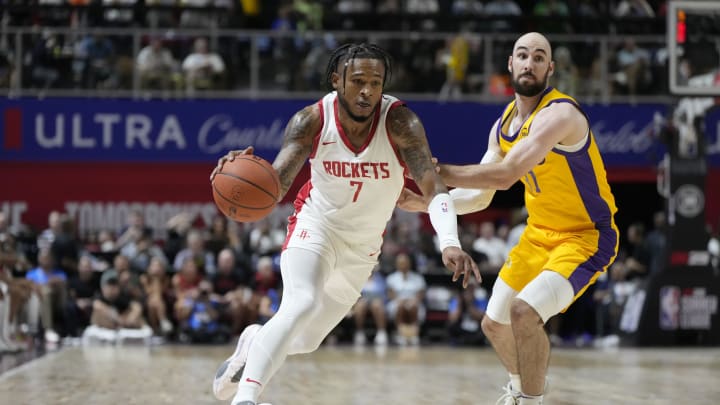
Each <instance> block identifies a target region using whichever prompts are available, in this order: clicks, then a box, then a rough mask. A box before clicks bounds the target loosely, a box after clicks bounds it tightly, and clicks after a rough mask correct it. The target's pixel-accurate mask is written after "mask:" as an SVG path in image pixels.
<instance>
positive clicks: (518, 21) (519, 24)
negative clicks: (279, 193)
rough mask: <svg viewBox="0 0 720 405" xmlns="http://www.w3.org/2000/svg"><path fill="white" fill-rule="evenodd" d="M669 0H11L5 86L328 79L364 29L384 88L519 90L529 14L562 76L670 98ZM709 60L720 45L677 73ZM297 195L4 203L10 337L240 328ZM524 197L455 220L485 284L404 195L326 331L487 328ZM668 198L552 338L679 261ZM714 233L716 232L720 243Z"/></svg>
mask: <svg viewBox="0 0 720 405" xmlns="http://www.w3.org/2000/svg"><path fill="white" fill-rule="evenodd" d="M666 3H667V2H666V1H660V0H657V1H651V0H617V1H610V0H608V1H589V0H540V1H529V0H483V1H480V0H452V1H451V0H447V1H439V0H373V1H371V0H352V1H346V0H274V1H273V0H268V1H262V2H261V1H259V0H241V1H233V0H144V1H143V0H67V1H65V0H35V1H12V0H0V5H1V6H2V7H0V10H1V11H0V13H1V19H0V88H2V89H4V90H7V92H8V95H10V96H20V95H39V96H44V95H53V94H70V95H81V96H82V95H101V96H102V95H105V96H107V95H111V96H114V95H123V94H132V95H135V96H140V97H164V98H168V97H173V98H184V97H196V96H197V97H201V96H202V97H205V96H208V97H214V96H219V97H237V96H242V95H246V94H248V93H246V92H250V93H249V94H251V95H252V94H253V93H252V92H258V91H263V92H264V93H265V95H267V94H272V92H273V91H277V92H278V94H280V95H282V96H283V97H287V96H288V95H292V94H300V95H304V94H313V95H317V94H319V93H318V92H319V91H320V90H321V85H320V83H321V79H322V75H323V72H324V69H325V65H326V62H327V58H328V56H329V52H328V51H329V50H331V49H333V48H334V47H336V46H337V45H338V44H340V43H343V42H346V41H351V40H360V41H367V42H375V43H378V44H379V45H381V46H383V47H385V48H387V49H388V50H389V52H390V53H391V55H393V57H394V59H395V65H396V66H395V69H394V71H393V78H392V81H391V82H390V87H389V88H388V89H387V91H388V92H393V93H394V94H395V93H399V94H403V93H406V94H413V95H414V98H415V99H418V98H419V99H422V98H428V99H436V100H439V101H441V102H444V101H446V100H460V99H462V100H473V99H475V98H478V97H479V98H482V97H486V99H492V100H494V101H498V100H504V99H506V98H507V97H508V96H510V95H511V94H512V89H511V88H510V80H509V76H508V72H507V55H508V50H509V49H511V44H512V42H513V41H514V39H515V37H516V33H519V32H526V31H531V30H538V31H542V32H544V33H549V34H550V35H551V36H552V35H554V37H552V39H553V45H554V59H555V63H556V67H555V70H556V71H555V75H554V77H553V79H552V84H553V85H554V86H556V87H558V88H559V89H560V90H561V91H564V92H568V93H570V94H572V95H573V96H576V97H577V98H578V99H579V100H581V101H582V102H583V103H586V102H589V103H592V102H595V101H603V100H605V101H607V100H609V99H613V100H618V99H620V100H629V101H631V102H634V101H636V100H639V99H642V98H643V97H645V98H647V99H652V100H667V99H668V98H669V96H668V95H667V93H668V92H667V74H668V73H667V72H668V68H667V67H668V60H667V57H668V54H667V49H666V38H665V30H666V21H665V13H666V7H667V4H666ZM708 54H709V55H711V54H712V52H710V51H708ZM693 60H694V61H696V62H697V61H701V62H702V58H694V59H693ZM714 60H715V61H716V60H717V58H715V59H714ZM708 67H715V68H716V67H717V64H715V65H712V64H711V63H710V64H707V63H696V64H695V65H687V66H686V68H685V69H681V71H680V74H681V75H684V76H685V77H689V76H692V75H694V74H698V73H701V72H703V71H704V70H706V69H708ZM681 82H682V80H681ZM123 92H126V93H123ZM618 97H619V98H618ZM623 97H625V98H623ZM655 198H657V196H655ZM648 206H653V207H654V206H655V204H648ZM291 210H292V206H291V205H284V206H281V207H279V208H278V209H277V210H276V211H275V212H274V213H273V214H272V215H271V216H270V217H268V218H267V219H265V220H262V221H259V222H257V223H251V224H241V223H235V222H232V221H228V220H227V219H226V218H224V217H221V216H217V217H215V218H214V219H213V220H212V221H211V222H210V223H204V222H202V220H201V219H200V218H199V217H193V216H192V215H190V214H187V213H182V214H179V215H177V216H174V217H173V218H171V219H170V220H169V221H168V222H167V224H165V228H164V229H163V230H162V232H161V234H160V235H158V232H157V230H153V229H150V228H149V227H148V226H147V224H146V223H145V221H146V218H145V217H144V214H143V212H142V211H132V212H130V213H129V215H128V218H127V223H126V225H125V226H124V227H122V228H121V229H104V230H102V231H99V232H88V233H81V232H79V231H78V230H77V229H76V218H73V217H71V216H69V215H68V214H67V213H64V212H52V213H51V214H50V215H49V218H48V223H47V226H46V227H45V228H44V229H42V228H41V229H35V228H32V227H29V226H25V225H21V226H16V227H12V228H11V227H10V226H9V221H8V218H7V217H6V214H5V213H3V212H0V286H2V288H0V352H16V351H19V350H26V349H28V348H32V347H36V346H38V345H40V346H45V345H49V346H53V345H58V344H62V343H63V342H64V343H65V344H74V343H78V342H81V341H83V340H85V341H90V340H99V341H104V342H117V341H122V340H123V339H140V340H143V341H145V342H150V343H152V342H168V341H173V342H187V343H190V342H198V343H209V342H225V341H228V340H229V339H231V338H232V337H233V336H236V335H237V334H239V333H240V332H241V331H242V330H243V328H244V327H245V326H246V325H248V324H250V323H255V322H259V323H263V322H265V321H267V320H268V319H269V318H270V317H272V316H273V314H274V312H275V311H276V310H277V308H278V305H279V302H280V300H281V298H282V284H281V280H280V277H279V267H278V263H279V258H278V257H279V256H278V255H279V253H280V250H281V247H282V245H283V242H284V239H285V227H286V225H287V217H288V215H289V214H290V213H291ZM526 215H527V213H526V212H525V210H524V209H523V208H522V207H519V208H515V207H508V206H507V205H505V206H503V207H502V208H501V209H500V211H499V214H498V211H493V213H491V214H488V215H481V216H479V217H473V218H469V219H462V220H461V229H460V236H461V241H462V243H463V245H464V248H465V249H466V251H469V252H472V253H473V254H474V256H475V259H476V261H477V262H478V263H479V265H480V267H481V270H482V274H483V283H482V284H481V285H478V284H477V283H472V284H471V285H470V287H469V288H467V289H465V290H461V289H459V288H458V285H456V284H453V283H451V282H450V281H449V275H448V272H447V270H445V269H444V267H443V266H442V262H441V258H440V254H439V252H438V249H437V246H436V243H435V240H434V236H433V233H432V228H431V227H430V226H429V224H428V220H427V217H426V216H425V215H423V214H408V213H404V212H401V211H398V212H396V214H395V216H394V217H393V219H392V221H391V222H390V223H389V224H388V230H387V237H386V243H385V244H384V246H383V249H382V254H381V256H380V263H379V265H378V269H377V271H376V272H375V273H374V275H373V277H372V278H371V279H370V280H368V283H367V285H366V287H365V289H364V290H363V295H362V298H361V299H360V301H359V302H358V303H357V305H356V306H355V308H353V310H352V311H351V312H350V313H349V314H348V316H347V318H346V320H344V321H343V322H342V323H341V324H340V325H339V326H338V328H337V329H336V330H335V331H334V332H333V333H332V334H331V335H330V337H329V338H328V339H329V342H328V343H334V342H348V343H349V342H352V343H353V344H356V345H364V344H369V343H372V344H376V345H378V346H385V345H389V344H393V345H419V344H426V343H430V342H444V343H449V344H456V345H465V344H468V345H484V344H485V339H484V337H483V336H482V331H481V330H480V327H479V325H480V320H481V319H482V316H483V315H484V310H485V306H486V304H487V298H488V295H489V293H490V291H489V288H490V287H491V286H492V283H493V282H494V280H495V278H496V277H497V272H498V271H499V269H500V267H501V266H502V264H503V263H504V261H505V259H506V254H507V252H508V251H509V249H510V247H512V246H513V245H514V244H515V243H516V242H517V240H518V237H519V234H520V233H521V232H522V229H523V227H524V224H525V219H526ZM664 218H665V216H664V215H663V213H658V214H657V215H655V217H654V221H653V223H651V224H650V223H646V222H643V221H640V222H634V221H626V222H628V223H627V224H623V226H624V227H623V229H621V231H622V233H621V251H620V254H619V256H618V259H617V261H616V263H615V264H614V265H613V266H612V268H611V269H610V271H609V272H608V273H607V274H606V275H604V276H603V277H601V279H600V280H599V282H598V283H597V284H595V285H594V286H592V287H591V288H590V290H589V291H588V292H587V293H586V294H584V295H583V296H582V297H581V299H580V300H579V301H578V302H577V303H576V304H575V305H573V306H572V307H571V308H570V310H569V311H568V312H567V313H565V314H562V315H560V316H558V317H555V318H554V319H553V320H551V321H550V323H549V324H548V330H549V332H550V336H551V340H552V342H553V344H555V345H572V346H588V345H600V346H602V345H612V344H617V336H616V334H617V324H618V318H619V316H620V311H621V309H622V306H623V304H624V301H625V300H626V299H627V297H628V296H629V295H630V294H632V292H633V291H634V289H635V288H636V287H637V283H638V282H639V281H641V280H643V279H645V278H647V277H648V275H650V274H653V273H654V272H657V271H660V270H661V269H662V266H664V264H665V257H666V256H665V236H664V235H665V233H664V228H665V226H666V224H665V223H664ZM719 245H720V242H718V239H717V237H715V238H714V239H713V240H711V246H714V249H715V255H716V256H717V255H718V252H717V251H718V250H720V247H718V246H719ZM715 264H716V265H717V259H716V261H715Z"/></svg>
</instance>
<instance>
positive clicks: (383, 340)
mask: <svg viewBox="0 0 720 405" xmlns="http://www.w3.org/2000/svg"><path fill="white" fill-rule="evenodd" d="M387 344H388V335H387V332H386V331H384V330H379V331H378V332H377V333H376V334H375V346H387Z"/></svg>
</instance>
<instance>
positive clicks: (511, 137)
mask: <svg viewBox="0 0 720 405" xmlns="http://www.w3.org/2000/svg"><path fill="white" fill-rule="evenodd" d="M551 91H553V87H552V86H550V87H548V88H547V89H545V91H543V93H542V96H541V97H540V99H539V100H538V102H537V104H535V108H537V106H539V105H540V104H541V103H542V101H543V99H544V98H545V96H547V95H548V94H550V92H551ZM513 108H517V103H516V105H515V106H514V107H513ZM535 108H533V111H535ZM530 115H532V114H530ZM529 118H530V116H528V117H527V118H526V119H525V121H523V123H522V125H520V126H519V127H518V129H517V131H515V134H514V135H513V136H507V135H505V133H503V132H502V129H501V130H500V136H502V137H503V139H505V140H506V141H508V142H514V141H515V139H516V138H517V137H518V135H520V131H521V130H522V127H524V126H525V123H526V122H527V120H528V119H529ZM498 143H499V142H498Z"/></svg>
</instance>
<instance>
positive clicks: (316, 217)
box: [211, 44, 480, 405]
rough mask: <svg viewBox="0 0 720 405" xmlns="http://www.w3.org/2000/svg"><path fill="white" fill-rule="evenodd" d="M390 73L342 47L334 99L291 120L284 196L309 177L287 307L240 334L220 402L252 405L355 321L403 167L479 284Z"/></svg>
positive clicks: (447, 244)
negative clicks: (351, 314)
mask: <svg viewBox="0 0 720 405" xmlns="http://www.w3.org/2000/svg"><path fill="white" fill-rule="evenodd" d="M390 71H391V70H390V57H389V56H388V54H387V53H386V52H385V51H384V50H382V49H381V48H379V47H377V46H374V45H366V44H360V45H357V44H348V45H344V46H342V47H340V48H338V49H336V50H335V51H334V52H333V54H332V56H331V57H330V61H329V63H328V67H327V71H326V83H327V84H328V85H330V86H331V87H332V88H333V89H334V90H335V91H333V92H331V93H329V94H327V95H326V96H325V97H323V98H322V100H320V101H319V102H317V103H315V104H312V105H310V106H308V107H305V108H304V109H302V110H301V111H299V112H298V113H296V114H295V115H294V116H293V117H292V118H291V119H290V122H289V123H288V125H287V128H286V130H285V140H284V144H283V146H282V148H281V150H280V152H279V153H278V155H277V157H276V158H275V161H274V162H273V167H274V168H275V170H277V172H278V174H279V176H280V183H281V188H282V190H281V193H280V196H281V198H282V196H284V195H285V193H286V192H287V191H288V189H289V188H290V186H291V184H292V183H293V180H294V179H295V177H296V176H297V174H298V172H299V171H300V169H301V168H302V166H303V165H304V164H305V161H306V160H307V159H308V158H309V159H310V170H311V174H310V180H309V181H308V182H307V184H305V186H304V187H302V189H301V190H300V191H299V193H298V195H297V197H296V200H295V213H294V214H293V215H292V216H291V217H290V221H289V226H288V233H287V239H286V241H285V246H284V250H283V252H282V255H281V259H280V267H281V274H282V278H283V299H282V303H281V305H280V308H279V310H278V312H277V313H276V314H275V316H273V318H271V319H270V320H269V321H268V322H267V323H266V324H265V325H263V326H262V327H260V325H251V326H249V327H247V328H246V329H245V331H243V333H242V335H241V336H240V339H239V340H238V344H237V347H236V350H235V353H233V355H232V356H230V358H228V359H227V360H226V361H225V362H224V363H223V364H222V365H221V366H220V368H219V370H218V372H217V374H216V376H215V380H214V382H213V392H214V394H215V396H216V397H217V398H218V399H221V400H225V399H228V398H230V396H232V394H233V393H235V396H234V398H233V400H232V404H233V405H255V404H256V403H257V401H258V397H259V396H260V394H261V392H262V390H263V388H264V387H265V386H266V385H267V384H268V382H269V381H270V378H271V377H272V376H273V374H275V372H277V370H278V369H279V368H280V366H281V365H282V364H283V362H284V360H285V357H286V356H287V355H288V354H299V353H310V352H313V351H315V350H316V349H317V348H318V346H319V345H320V343H321V342H322V341H323V339H324V338H325V337H326V336H327V334H328V333H330V331H331V330H332V329H333V328H334V327H335V326H336V325H337V324H338V323H339V322H340V321H341V320H342V318H343V317H344V316H345V315H346V314H347V313H348V311H349V310H350V308H351V307H352V306H353V304H354V303H355V302H356V301H357V299H358V298H359V297H360V291H361V289H362V287H363V285H364V284H365V282H366V281H367V279H368V278H369V276H370V274H371V272H372V270H373V268H374V267H375V264H376V263H377V256H378V254H379V252H380V247H381V245H382V242H383V239H382V235H383V232H384V230H385V227H386V225H387V222H388V221H389V220H390V218H391V216H392V213H393V210H394V208H395V206H396V203H397V200H398V197H399V196H400V194H401V192H402V190H403V185H404V183H405V179H404V177H405V176H404V174H405V173H406V169H407V170H408V171H409V174H410V175H411V176H412V178H413V179H415V181H416V183H417V184H418V186H419V188H420V190H421V191H422V194H423V198H425V199H426V200H427V201H426V202H427V204H428V206H429V208H428V212H429V215H430V220H431V223H432V225H433V227H434V229H435V231H436V233H437V235H438V238H439V241H440V246H441V249H442V258H443V263H444V264H445V265H446V266H447V267H448V268H449V269H450V270H451V271H453V280H457V279H458V278H459V277H460V276H463V278H464V280H463V282H464V283H465V284H467V282H468V281H469V278H470V277H471V273H472V274H474V275H475V277H476V278H477V279H478V280H479V279H480V273H479V271H478V268H477V265H476V264H475V263H474V262H473V261H472V259H471V258H470V256H468V254H467V253H465V252H463V251H462V250H461V249H460V242H459V240H458V234H457V218H456V213H455V208H454V206H453V202H452V200H451V199H450V196H449V195H448V190H447V188H446V186H445V184H444V183H443V181H442V180H441V179H440V177H439V176H438V174H437V173H436V172H435V168H434V164H433V163H432V160H431V153H430V149H429V147H428V142H427V138H426V136H425V130H424V128H423V126H422V123H421V122H420V120H419V119H418V117H417V116H416V115H415V113H413V112H412V111H411V110H410V109H409V108H407V107H406V106H405V105H404V104H403V103H402V102H400V101H399V100H397V99H396V98H394V97H391V96H388V95H384V94H383V89H384V86H385V83H386V81H387V78H388V76H389V75H390ZM241 153H252V147H250V148H248V149H245V150H243V151H233V152H230V153H228V155H226V156H225V157H223V158H222V159H220V161H219V162H218V166H217V168H216V171H215V172H213V175H214V174H215V173H216V172H217V171H218V170H220V168H221V167H222V165H223V163H224V162H226V161H228V160H232V159H233V158H234V157H235V156H237V155H238V154H241ZM211 178H212V176H211Z"/></svg>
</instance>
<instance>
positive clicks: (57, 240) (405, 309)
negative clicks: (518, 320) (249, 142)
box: [0, 204, 717, 351]
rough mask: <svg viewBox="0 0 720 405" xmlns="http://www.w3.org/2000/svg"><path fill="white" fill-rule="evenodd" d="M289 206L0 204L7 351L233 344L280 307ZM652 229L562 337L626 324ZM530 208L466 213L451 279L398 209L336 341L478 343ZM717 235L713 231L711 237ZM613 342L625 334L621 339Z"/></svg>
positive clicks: (420, 221) (427, 237) (426, 233)
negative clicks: (478, 275)
mask: <svg viewBox="0 0 720 405" xmlns="http://www.w3.org/2000/svg"><path fill="white" fill-rule="evenodd" d="M291 209H292V206H291V205H290V204H286V205H284V206H281V207H279V208H278V209H276V211H275V212H274V213H273V214H272V215H271V216H270V217H268V218H266V219H264V220H261V221H258V222H256V223H249V224H241V223H236V222H232V221H228V220H227V219H226V218H224V217H222V216H216V217H215V218H214V219H213V220H212V222H211V223H209V224H203V223H202V222H201V221H199V218H196V217H192V216H190V215H188V214H185V213H182V214H179V215H177V216H175V217H173V218H171V219H170V220H169V221H168V223H167V228H166V235H165V237H163V238H159V239H157V238H154V237H153V236H152V235H153V232H152V229H150V228H149V227H147V226H146V224H145V221H144V217H143V213H142V212H140V211H132V212H130V213H129V215H128V218H127V224H126V226H124V227H123V228H122V229H106V230H102V231H99V232H92V233H88V234H80V233H78V232H77V231H76V230H75V226H74V220H73V218H71V217H69V216H68V215H67V214H66V213H62V212H57V211H54V212H52V213H51V214H50V216H49V218H48V224H47V228H46V229H42V230H34V229H31V228H29V227H21V228H20V229H16V230H12V229H9V227H8V226H7V218H5V216H4V214H2V213H0V266H1V267H0V269H2V271H0V281H2V283H3V284H4V285H5V286H6V288H5V289H4V290H3V295H2V298H3V299H2V301H0V302H3V303H4V304H5V305H4V308H3V311H2V315H3V317H4V319H3V321H2V323H1V324H0V326H1V327H0V350H3V351H15V350H20V349H24V348H28V347H33V346H34V345H36V344H42V343H43V342H44V343H45V344H48V345H51V346H52V345H57V344H58V343H60V342H61V340H62V339H63V338H65V340H64V341H65V343H67V344H74V343H80V342H81V338H82V337H84V338H85V341H90V340H92V339H95V340H99V341H105V342H118V341H121V340H123V339H125V338H126V339H143V340H144V341H145V342H146V343H151V342H165V341H178V342H184V343H189V342H201V343H213V342H215V343H218V342H225V341H227V340H229V339H230V338H232V337H233V336H236V335H238V334H239V333H240V332H241V331H242V330H243V328H244V327H245V326H247V325H248V324H250V323H256V322H259V323H264V322H265V321H267V320H268V319H269V318H270V317H272V316H273V314H274V313H275V311H276V310H277V308H278V305H279V303H280V300H281V298H282V283H281V278H280V276H279V254H280V251H281V248H282V245H283V243H284V240H285V228H286V225H287V215H288V214H289V213H290V210H291ZM655 217H656V223H655V227H654V228H652V229H645V226H644V225H643V224H641V223H634V224H632V225H630V226H629V227H628V228H627V230H626V234H625V237H624V238H623V244H622V249H621V253H620V255H619V257H618V260H617V261H616V263H615V264H614V265H613V266H612V268H611V269H610V271H609V273H608V274H607V275H605V276H603V277H602V278H601V279H600V281H599V282H598V283H597V284H596V285H594V286H592V287H591V289H590V290H591V291H590V292H589V293H587V294H585V295H584V296H583V298H581V299H580V300H579V301H578V302H577V303H576V304H575V305H574V306H573V307H571V309H570V311H568V313H566V314H563V315H561V316H559V317H557V318H556V319H554V320H553V321H551V322H550V324H549V329H550V332H551V336H552V339H553V342H554V343H555V344H558V345H564V344H570V345H580V346H586V345H598V344H600V345H602V344H604V343H603V341H604V339H606V337H607V336H610V337H611V338H614V339H616V337H613V335H615V334H616V333H617V330H616V327H617V321H618V316H619V310H620V308H621V307H622V304H623V302H624V299H626V298H627V296H628V295H629V294H630V293H632V291H633V289H634V286H635V285H636V283H637V282H638V281H640V280H642V279H643V278H645V277H647V276H648V275H649V274H651V273H653V272H657V271H659V270H661V268H662V266H663V263H664V261H663V259H664V256H663V249H664V240H665V239H664V233H663V227H664V223H663V220H664V215H663V214H662V213H658V214H657V215H656V216H655ZM525 220H526V212H525V210H524V209H523V208H519V209H515V210H508V211H506V214H505V215H500V216H496V218H495V219H494V220H486V221H463V222H462V226H461V231H460V236H461V242H462V244H463V246H464V248H465V249H466V250H467V251H468V252H472V254H473V256H474V258H475V260H476V261H477V263H478V264H479V266H480V269H481V272H482V275H483V283H482V285H478V284H477V283H476V282H473V283H471V285H470V287H469V288H467V289H465V290H463V289H461V288H459V285H458V284H453V283H451V282H450V275H449V273H448V272H447V270H446V269H445V268H444V267H443V265H442V259H441V256H440V253H439V251H438V248H437V244H436V240H435V237H434V235H433V232H432V228H431V227H430V226H429V223H428V219H427V216H426V215H425V214H409V213H406V212H403V211H399V210H398V211H397V212H396V213H395V215H394V216H393V219H392V221H391V222H390V223H389V225H388V233H387V237H386V242H385V244H384V245H383V248H382V253H381V256H380V262H379V265H378V268H377V271H376V272H375V273H374V275H373V277H372V278H371V279H370V280H368V283H367V285H366V287H365V289H364V290H363V295H362V298H361V299H360V301H359V302H358V303H357V305H356V306H355V308H353V310H352V311H351V312H350V313H348V315H347V318H346V320H345V321H343V322H342V323H341V324H340V325H339V326H338V328H337V329H336V330H335V331H334V332H333V334H332V335H331V337H330V338H329V339H330V342H331V343H334V342H354V344H358V345H363V344H365V343H366V342H367V341H369V340H370V339H371V340H372V341H373V342H374V343H375V344H377V345H387V344H398V345H418V344H420V343H421V342H426V343H429V342H445V343H451V344H473V345H483V344H485V339H484V337H483V336H482V331H481V330H480V328H479V322H480V320H481V319H482V316H483V315H484V310H485V307H486V305H487V298H488V294H489V288H490V286H492V283H493V282H494V280H495V278H496V277H497V272H498V271H499V269H500V267H501V266H502V264H503V263H504V261H505V259H506V254H507V252H508V251H509V249H510V248H511V247H512V246H513V245H514V244H515V243H516V242H517V240H518V238H519V235H520V233H521V232H522V230H523V229H524V226H525ZM716 243H717V241H716ZM615 343H617V341H616V342H615Z"/></svg>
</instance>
